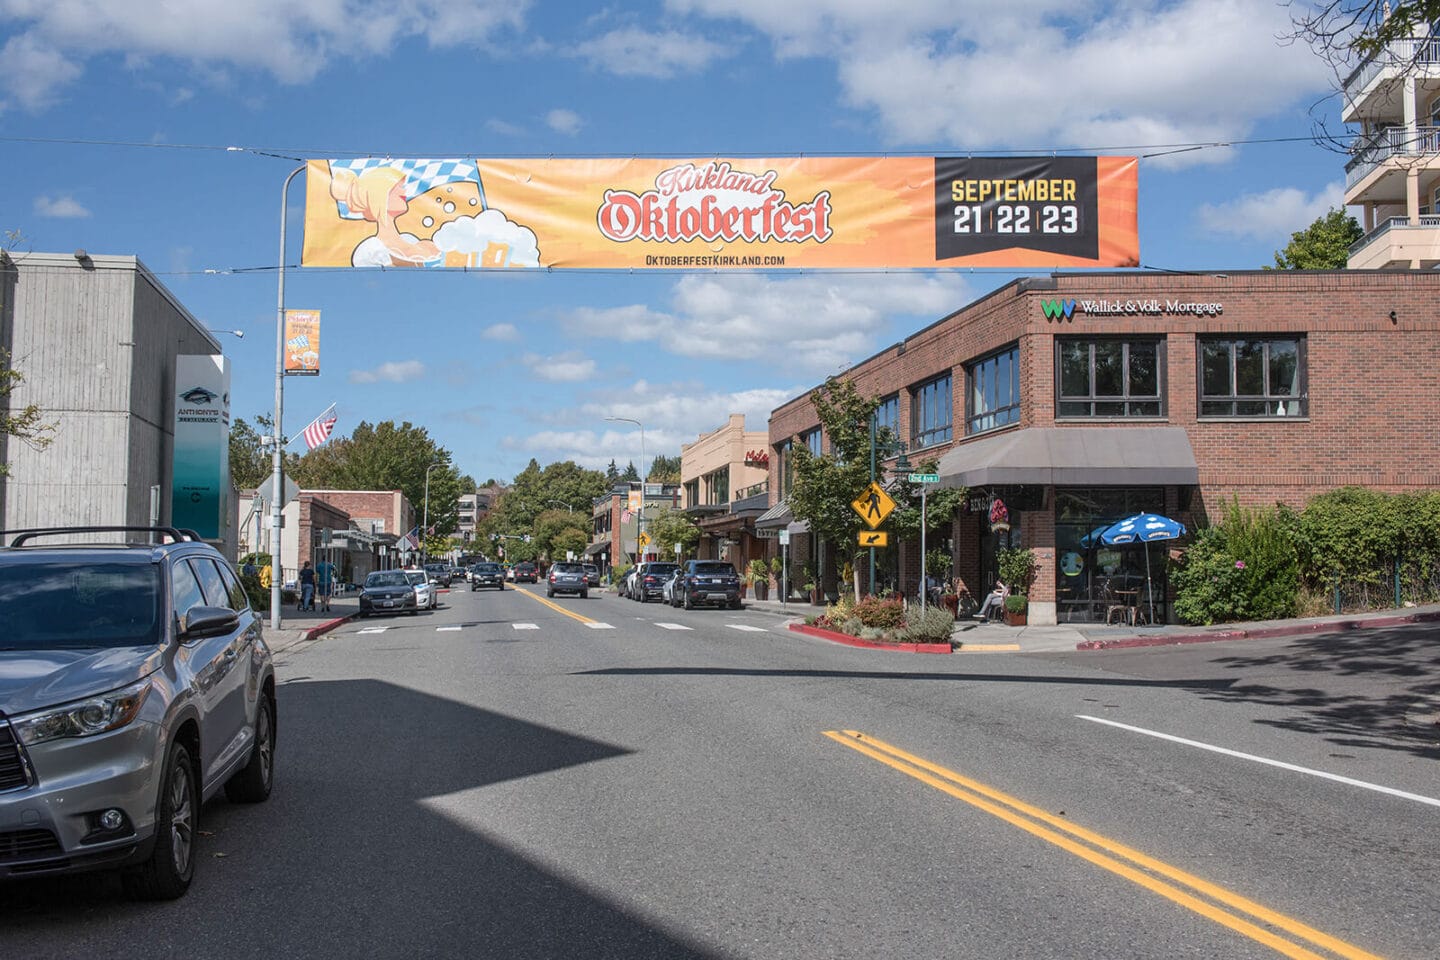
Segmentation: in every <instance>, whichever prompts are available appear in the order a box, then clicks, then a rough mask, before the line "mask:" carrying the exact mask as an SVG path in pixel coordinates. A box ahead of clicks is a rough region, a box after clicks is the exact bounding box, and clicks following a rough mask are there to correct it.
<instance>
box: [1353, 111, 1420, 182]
mask: <svg viewBox="0 0 1440 960" xmlns="http://www.w3.org/2000/svg"><path fill="white" fill-rule="evenodd" d="M1350 152H1351V154H1353V156H1352V157H1351V158H1350V162H1349V163H1347V164H1345V186H1346V188H1347V189H1348V188H1349V187H1353V186H1355V184H1357V183H1359V182H1360V181H1361V180H1364V179H1365V177H1367V176H1368V175H1369V174H1370V172H1371V171H1372V170H1374V169H1375V168H1376V167H1378V166H1380V164H1382V163H1384V162H1385V161H1386V160H1389V159H1390V158H1392V157H1419V156H1423V155H1425V154H1430V153H1436V154H1440V127H1431V126H1421V127H1416V128H1415V130H1414V132H1411V131H1410V130H1409V129H1407V128H1405V127H1390V128H1388V129H1386V130H1382V131H1380V132H1379V133H1377V134H1373V135H1372V136H1369V137H1364V138H1360V137H1357V138H1356V139H1355V142H1354V143H1352V144H1351V145H1350Z"/></svg>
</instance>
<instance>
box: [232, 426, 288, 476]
mask: <svg viewBox="0 0 1440 960" xmlns="http://www.w3.org/2000/svg"><path fill="white" fill-rule="evenodd" d="M273 422H274V421H273V420H272V419H271V418H270V417H267V416H266V415H265V414H263V413H262V414H260V415H259V416H257V417H255V423H254V425H253V426H252V425H251V424H249V423H247V422H246V421H245V420H244V419H243V418H240V417H237V418H236V419H235V420H234V421H233V422H232V423H231V424H230V480H231V482H232V483H234V484H235V486H236V487H237V488H238V489H241V490H249V489H251V488H254V487H258V486H260V484H262V483H264V482H265V479H266V478H267V477H269V476H270V475H271V474H272V473H273V472H274V464H275V461H274V459H273V458H272V455H271V453H270V447H268V446H265V445H263V444H261V442H260V438H261V437H266V436H269V435H270V432H271V424H272V423H273ZM286 459H287V460H294V459H298V458H296V457H294V455H290V456H288V457H287V458H286ZM286 475H287V476H288V475H289V464H288V463H287V464H286Z"/></svg>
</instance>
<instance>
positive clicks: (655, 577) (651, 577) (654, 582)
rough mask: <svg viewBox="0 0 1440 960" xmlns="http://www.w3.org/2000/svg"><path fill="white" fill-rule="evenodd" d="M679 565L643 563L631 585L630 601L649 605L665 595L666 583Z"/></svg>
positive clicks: (636, 571) (637, 569)
mask: <svg viewBox="0 0 1440 960" xmlns="http://www.w3.org/2000/svg"><path fill="white" fill-rule="evenodd" d="M676 566H677V564H673V563H655V562H651V563H642V564H640V566H639V567H637V568H636V570H635V579H634V580H633V581H632V582H631V584H630V599H631V600H639V601H640V602H641V603H649V602H650V601H651V599H655V600H659V599H660V598H661V597H662V596H663V595H664V590H665V581H666V579H668V578H669V576H670V574H672V573H674V572H675V567H676Z"/></svg>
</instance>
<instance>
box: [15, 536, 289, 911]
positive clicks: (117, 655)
mask: <svg viewBox="0 0 1440 960" xmlns="http://www.w3.org/2000/svg"><path fill="white" fill-rule="evenodd" d="M136 534H139V535H141V536H143V537H146V538H151V537H155V538H159V539H160V540H161V542H160V543H141V542H120V541H121V537H122V536H124V535H132V536H133V535H136ZM10 536H12V537H13V539H12V540H11V541H10V544H9V545H8V546H4V547H0V610H3V611H4V624H5V626H4V629H3V630H0V880H5V879H22V878H25V877H35V876H48V875H53V874H59V873H73V872H79V871H84V870H95V869H102V868H118V869H120V870H122V871H123V872H124V878H125V881H126V887H127V889H128V890H129V891H130V892H131V893H132V894H133V895H135V896H138V897H141V898H144V899H157V900H158V899H165V900H168V899H174V898H176V897H179V896H181V895H183V894H184V893H185V891H186V890H187V889H188V888H189V886H190V882H191V879H192V878H193V877H194V875H195V864H196V852H197V849H196V848H197V842H198V838H199V834H198V829H199V828H198V819H199V815H200V807H201V805H202V804H203V803H204V802H205V801H207V800H209V799H210V798H211V797H212V796H214V795H216V794H217V793H219V792H220V790H221V789H222V788H224V790H225V793H226V795H227V796H228V797H229V798H230V799H231V800H233V801H238V802H245V803H254V802H258V801H261V800H265V799H266V798H267V797H269V795H270V789H271V785H272V783H273V780H274V762H275V670H274V666H273V665H272V663H271V657H270V649H269V648H268V647H267V646H266V644H265V639H264V637H263V635H262V627H261V621H260V618H259V617H257V616H256V615H255V613H254V612H252V611H251V609H250V603H249V600H248V599H247V597H246V595H245V589H244V588H243V587H242V586H241V585H240V580H239V578H238V577H236V576H235V571H234V570H233V569H231V567H230V564H229V563H227V562H226V560H225V558H224V557H222V556H221V555H220V553H219V552H218V551H217V550H215V548H214V547H211V546H210V545H209V544H206V543H204V542H203V541H201V540H200V538H199V536H198V535H196V534H194V533H193V532H191V531H181V530H175V529H172V528H165V527H156V528H151V527H70V528H61V529H49V530H26V531H15V532H13V533H12V534H10ZM107 539H108V540H111V541H113V542H104V541H106V540H107Z"/></svg>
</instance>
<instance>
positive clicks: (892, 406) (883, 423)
mask: <svg viewBox="0 0 1440 960" xmlns="http://www.w3.org/2000/svg"><path fill="white" fill-rule="evenodd" d="M887 409H888V410H891V411H893V412H894V416H893V417H886V418H885V419H881V417H880V411H882V410H887ZM870 426H871V427H872V428H873V430H874V433H875V436H877V437H878V436H880V435H881V433H880V431H882V430H883V429H885V428H886V427H889V428H890V433H891V435H892V436H893V437H895V439H897V440H898V439H900V391H898V390H897V391H895V392H894V393H892V394H890V395H889V396H888V397H881V398H880V401H879V402H878V403H876V404H875V412H874V413H873V414H871V415H870Z"/></svg>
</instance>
